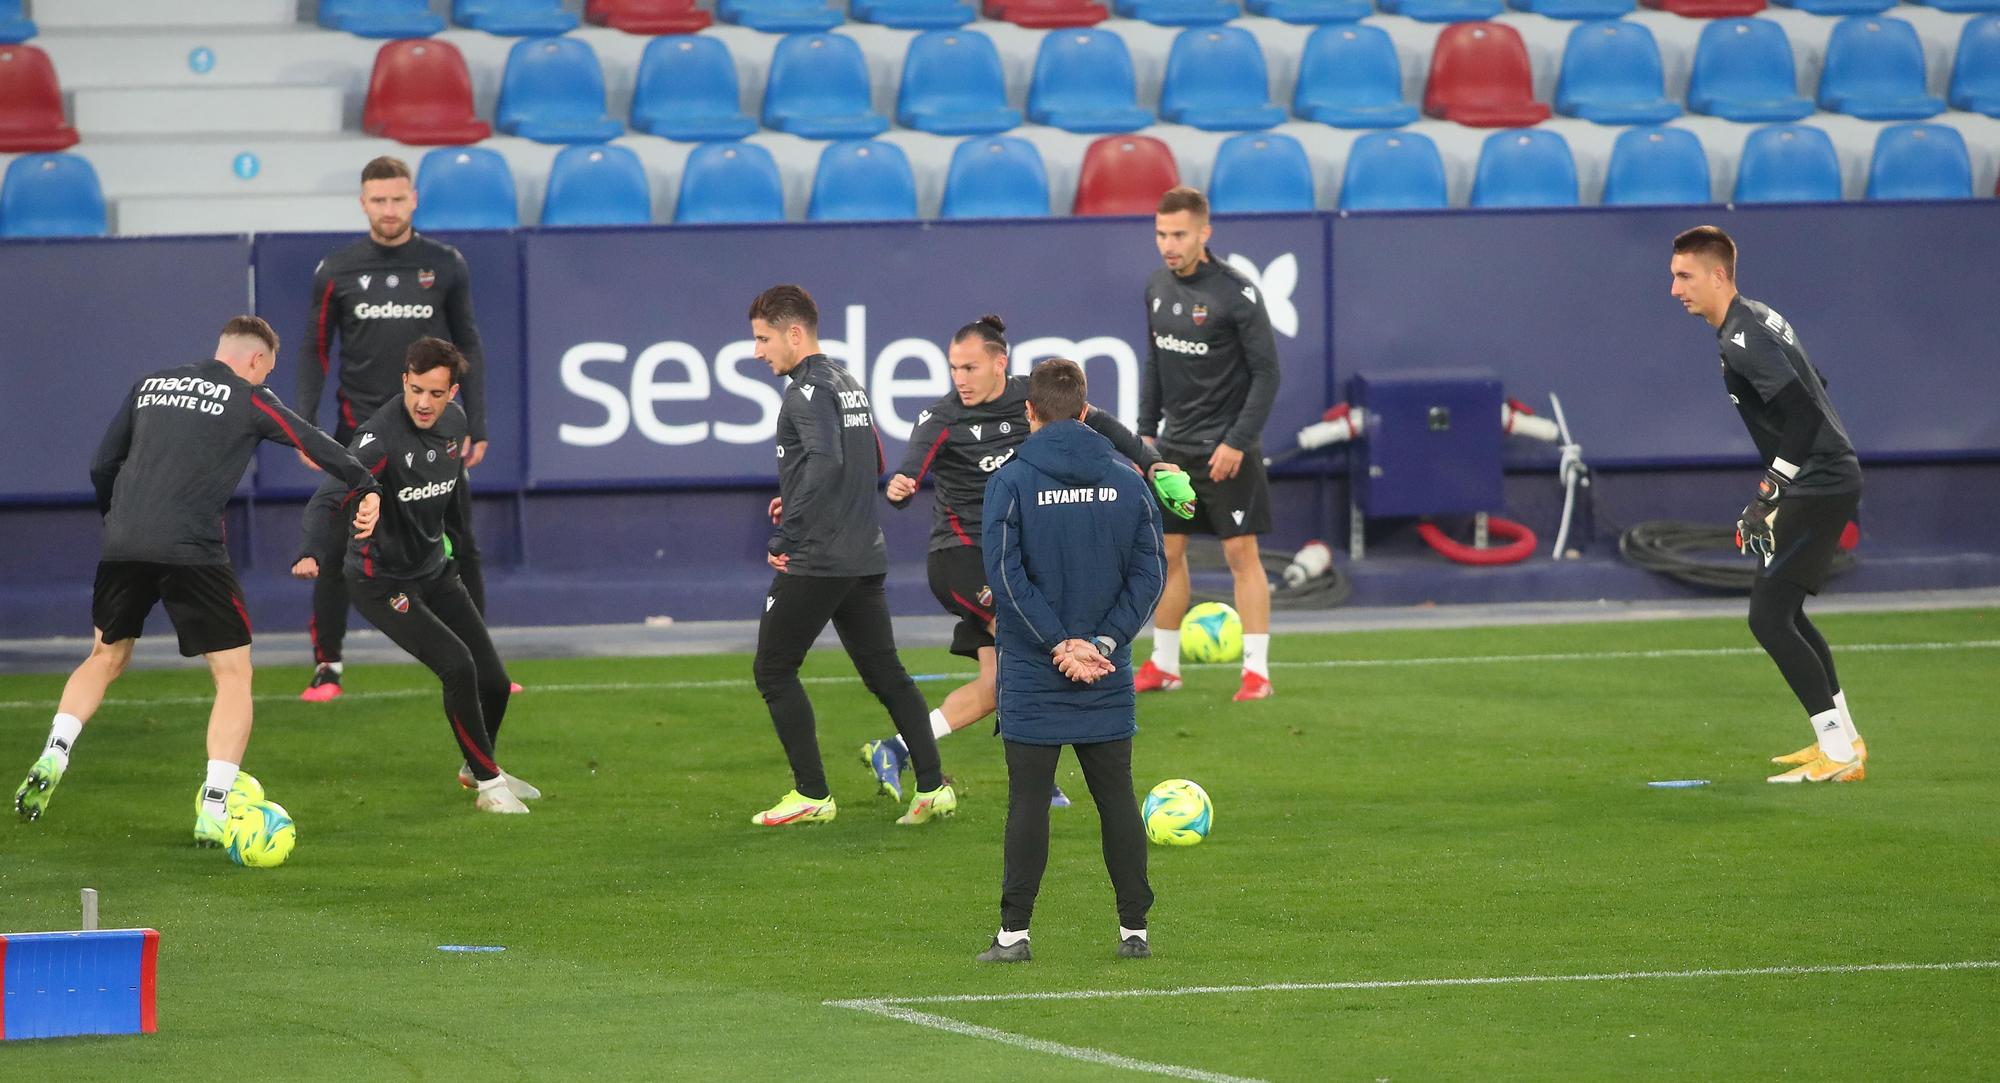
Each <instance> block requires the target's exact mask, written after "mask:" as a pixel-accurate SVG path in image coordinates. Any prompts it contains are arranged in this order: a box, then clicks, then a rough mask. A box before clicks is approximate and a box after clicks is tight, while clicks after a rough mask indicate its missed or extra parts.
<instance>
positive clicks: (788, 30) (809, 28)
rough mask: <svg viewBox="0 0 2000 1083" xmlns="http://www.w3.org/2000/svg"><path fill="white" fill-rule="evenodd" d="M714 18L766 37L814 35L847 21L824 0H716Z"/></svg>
mask: <svg viewBox="0 0 2000 1083" xmlns="http://www.w3.org/2000/svg"><path fill="white" fill-rule="evenodd" d="M715 17H716V18H718V19H721V20H722V21H723V22H726V23H735V24H736V25H738V26H747V27H749V28H750V29H752V30H761V31H763V32H765V33H767V34H811V33H816V32H818V31H821V30H831V29H833V28H834V27H836V26H839V25H840V24H841V23H844V22H846V21H847V19H846V17H845V16H843V15H842V14H841V13H840V12H839V11H837V10H835V9H833V8H830V7H827V6H826V4H825V2H824V0H715Z"/></svg>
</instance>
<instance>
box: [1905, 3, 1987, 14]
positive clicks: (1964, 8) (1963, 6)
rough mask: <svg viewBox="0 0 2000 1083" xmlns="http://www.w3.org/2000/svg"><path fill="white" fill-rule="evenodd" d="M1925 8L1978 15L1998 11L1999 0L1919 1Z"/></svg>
mask: <svg viewBox="0 0 2000 1083" xmlns="http://www.w3.org/2000/svg"><path fill="white" fill-rule="evenodd" d="M1921 2H1922V3H1923V5H1924V6H1925V7H1927V8H1936V9H1938V10H1939V11H1952V12H1960V13H1972V14H1979V13H1982V12H1995V11H2000V0H1921Z"/></svg>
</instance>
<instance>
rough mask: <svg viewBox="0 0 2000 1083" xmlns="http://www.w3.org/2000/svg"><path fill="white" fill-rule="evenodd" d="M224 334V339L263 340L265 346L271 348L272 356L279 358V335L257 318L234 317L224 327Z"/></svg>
mask: <svg viewBox="0 0 2000 1083" xmlns="http://www.w3.org/2000/svg"><path fill="white" fill-rule="evenodd" d="M222 334H223V336H224V337H227V336H230V335H240V336H242V337H244V338H254V339H262V340H263V342H264V345H265V346H267V347H269V348H270V351H271V356H272V357H276V356H278V333H277V332H276V331H273V330H272V329H271V325H270V324H268V323H265V322H264V321H263V319H261V318H259V317H257V316H236V317H232V318H231V319H230V321H229V322H228V323H225V324H223V325H222Z"/></svg>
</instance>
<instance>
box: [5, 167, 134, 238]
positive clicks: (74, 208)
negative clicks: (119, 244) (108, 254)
mask: <svg viewBox="0 0 2000 1083" xmlns="http://www.w3.org/2000/svg"><path fill="white" fill-rule="evenodd" d="M107 231H108V229H107V226H106V224H105V220H104V192H103V190H102V189H100V188H99V187H98V185H97V170H95V169H92V168H91V167H90V163H89V162H87V161H85V160H84V159H82V158H79V157H77V156H76V155H74V154H23V155H21V156H20V157H19V158H16V159H14V160H13V161H12V162H11V163H9V164H8V166H7V177H6V179H5V180H4V181H0V237H102V236H104V234H105V233H106V232H107Z"/></svg>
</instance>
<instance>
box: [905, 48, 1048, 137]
mask: <svg viewBox="0 0 2000 1083" xmlns="http://www.w3.org/2000/svg"><path fill="white" fill-rule="evenodd" d="M896 121H897V123H899V124H901V125H903V126H904V127H906V128H915V129H917V130H918V131H921V132H935V133H937V134H939V135H996V134H998V133H1000V132H1004V131H1006V130H1008V129H1009V128H1015V127H1018V126H1019V125H1020V123H1021V111H1020V110H1019V109H1009V108H1008V107H1007V76H1006V74H1005V73H1004V72H1002V71H1001V68H1000V53H999V51H998V50H996V49H994V48H993V39H992V38H989V37H987V36H986V35H985V34H982V33H980V32H979V31H977V30H931V31H928V32H926V33H922V34H918V35H917V36H916V37H914V38H911V39H910V49H909V52H908V53H906V54H904V56H903V87H902V91H901V93H899V94H898V95H897V103H896Z"/></svg>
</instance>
